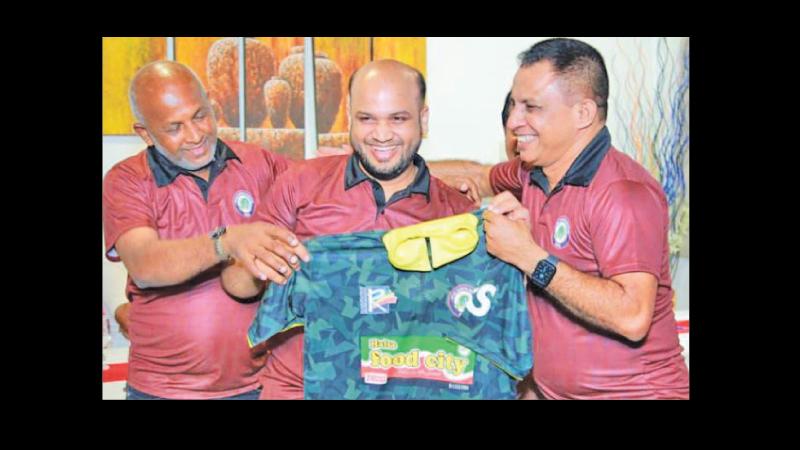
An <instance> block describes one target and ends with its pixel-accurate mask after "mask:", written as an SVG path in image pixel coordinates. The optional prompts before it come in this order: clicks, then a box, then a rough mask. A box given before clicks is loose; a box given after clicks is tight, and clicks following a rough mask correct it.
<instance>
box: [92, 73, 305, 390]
mask: <svg viewBox="0 0 800 450" xmlns="http://www.w3.org/2000/svg"><path fill="white" fill-rule="evenodd" d="M129 94H130V102H131V108H132V110H133V113H134V116H135V119H136V122H135V123H134V124H133V129H134V131H135V132H136V133H137V134H138V135H139V136H140V137H141V138H142V140H144V141H145V143H146V144H147V146H148V147H147V149H145V150H143V151H141V152H140V153H138V154H136V155H134V156H132V157H130V158H128V159H126V160H124V161H122V162H120V163H118V164H117V165H115V166H114V167H113V168H112V169H111V170H110V171H109V172H108V174H107V175H106V177H105V179H104V180H103V225H104V232H105V244H106V256H107V257H108V258H109V259H110V260H111V261H122V262H123V264H125V268H126V269H127V270H128V275H129V276H128V282H127V286H126V295H127V298H128V300H129V301H130V303H129V304H126V305H125V306H123V307H120V308H119V309H118V311H117V312H116V314H115V315H116V316H117V317H118V318H121V319H122V322H123V323H125V324H126V325H127V334H128V336H129V339H130V341H131V348H130V357H129V371H128V398H129V399H225V398H230V399H248V398H249V399H253V398H257V397H258V395H259V382H258V372H259V371H260V370H261V368H262V367H263V355H257V354H254V353H252V352H251V351H250V350H249V349H248V348H247V345H246V342H245V340H244V336H245V334H246V331H247V327H248V326H249V325H250V322H251V321H252V320H253V317H254V315H255V312H256V308H257V304H256V303H249V304H247V303H243V302H240V301H238V300H237V299H235V298H233V297H231V296H229V295H228V294H227V293H225V291H224V290H223V289H222V286H221V284H220V280H219V275H220V272H221V270H222V268H223V267H224V266H225V265H226V264H231V263H232V261H236V262H237V263H238V264H239V265H240V266H241V267H244V268H245V270H248V271H249V273H250V274H251V275H252V276H253V277H254V278H256V279H260V280H266V279H269V280H271V281H273V282H277V283H284V282H285V281H286V279H287V277H288V276H289V275H290V274H291V273H292V271H293V270H295V269H297V268H298V267H299V260H300V259H302V260H306V261H307V260H308V253H307V251H306V250H305V248H304V247H303V245H302V244H300V243H299V242H298V240H297V239H296V237H295V236H294V235H293V234H292V233H290V232H288V231H287V230H285V229H282V228H280V227H276V226H274V225H271V224H268V223H265V222H264V216H263V214H262V213H261V211H263V208H262V206H263V203H264V197H265V195H266V193H267V192H268V191H269V188H270V187H271V186H272V184H273V183H274V182H275V179H276V177H277V176H278V175H279V174H281V173H282V172H284V171H285V170H286V169H287V168H288V167H289V162H288V161H287V160H286V159H284V158H283V157H282V156H280V155H277V154H274V153H271V152H268V151H266V150H263V149H261V148H259V147H256V146H253V145H248V144H244V143H241V142H223V141H222V140H220V139H219V138H218V137H217V128H216V120H215V117H214V113H213V110H212V108H211V105H210V104H209V100H208V97H207V95H206V92H205V89H204V88H203V86H202V84H201V83H200V81H199V80H198V79H197V77H196V76H195V74H194V73H193V72H192V71H191V70H190V69H188V68H187V67H185V66H183V65H181V64H179V63H175V62H170V61H159V62H155V63H152V64H148V65H146V66H144V67H142V68H141V69H140V70H139V71H138V72H137V73H136V75H135V76H134V78H133V80H132V82H131V86H130V92H129ZM257 259H258V260H259V261H260V262H259V263H258V264H256V260H257Z"/></svg>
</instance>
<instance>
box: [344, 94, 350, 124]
mask: <svg viewBox="0 0 800 450" xmlns="http://www.w3.org/2000/svg"><path fill="white" fill-rule="evenodd" d="M345 114H346V115H347V129H348V130H349V129H350V125H351V124H352V119H351V117H350V94H347V101H346V102H345Z"/></svg>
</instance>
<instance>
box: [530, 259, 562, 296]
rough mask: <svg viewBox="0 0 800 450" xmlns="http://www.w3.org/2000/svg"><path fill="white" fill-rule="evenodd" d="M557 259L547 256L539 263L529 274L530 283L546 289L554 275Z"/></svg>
mask: <svg viewBox="0 0 800 450" xmlns="http://www.w3.org/2000/svg"><path fill="white" fill-rule="evenodd" d="M557 264H558V258H556V257H555V256H553V255H547V258H545V259H543V260H541V261H539V263H538V264H536V268H535V269H533V272H531V283H533V285H534V286H538V287H540V288H542V289H544V288H546V287H547V285H548V284H550V281H552V280H553V277H554V276H555V275H556V265H557Z"/></svg>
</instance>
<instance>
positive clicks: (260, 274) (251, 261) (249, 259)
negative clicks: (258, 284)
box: [237, 253, 267, 281]
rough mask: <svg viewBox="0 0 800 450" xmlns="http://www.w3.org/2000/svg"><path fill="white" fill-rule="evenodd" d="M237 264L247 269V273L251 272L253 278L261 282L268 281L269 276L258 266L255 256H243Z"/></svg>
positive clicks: (248, 254)
mask: <svg viewBox="0 0 800 450" xmlns="http://www.w3.org/2000/svg"><path fill="white" fill-rule="evenodd" d="M237 262H238V263H239V264H241V265H242V266H244V268H245V269H247V271H248V272H250V274H251V275H252V276H253V277H255V278H257V279H259V280H261V281H266V279H267V274H266V272H265V271H263V270H262V269H261V267H259V266H258V265H256V257H255V255H253V254H250V253H247V254H245V255H243V256H242V257H241V258H240V259H237Z"/></svg>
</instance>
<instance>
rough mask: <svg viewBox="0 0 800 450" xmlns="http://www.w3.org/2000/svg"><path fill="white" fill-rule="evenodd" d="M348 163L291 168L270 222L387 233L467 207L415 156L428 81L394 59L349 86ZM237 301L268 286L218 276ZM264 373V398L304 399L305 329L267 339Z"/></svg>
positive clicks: (240, 272) (230, 273) (276, 193)
mask: <svg viewBox="0 0 800 450" xmlns="http://www.w3.org/2000/svg"><path fill="white" fill-rule="evenodd" d="M349 91H350V101H349V104H348V114H349V115H350V143H351V145H352V147H353V150H354V153H353V154H352V155H350V156H347V155H341V156H331V157H326V158H317V159H314V160H309V161H306V162H305V163H304V164H303V165H302V166H297V167H294V168H291V169H290V170H289V171H287V172H286V173H285V174H284V175H283V176H282V177H281V178H280V179H278V181H277V182H276V184H275V186H274V187H273V188H272V190H271V192H270V195H269V197H268V199H267V201H266V205H265V209H266V216H267V220H268V221H270V222H272V223H274V224H276V225H278V226H284V227H286V228H287V229H288V230H291V231H292V232H293V233H294V234H295V235H296V236H297V237H298V238H299V239H301V240H302V239H307V238H311V237H315V236H320V235H329V234H339V233H352V232H359V231H375V230H389V229H392V228H397V227H402V226H407V225H411V224H415V223H418V222H423V221H427V220H432V219H437V218H441V217H446V216H450V215H454V214H460V213H464V212H468V211H470V210H472V209H473V207H474V204H473V203H472V202H471V201H470V200H469V199H468V198H467V197H465V196H463V195H462V194H460V193H459V192H458V191H457V190H455V189H453V188H451V187H448V186H447V185H445V183H443V182H442V181H441V180H439V179H437V178H435V177H432V176H431V175H430V173H429V170H428V167H427V165H426V163H425V161H424V160H423V159H422V157H420V156H419V155H418V154H417V150H418V149H419V146H420V143H421V140H422V136H423V134H424V133H425V132H426V131H427V128H428V107H427V106H426V105H425V79H424V77H423V76H422V74H421V73H420V72H419V71H417V70H416V69H414V68H412V67H409V66H407V65H405V64H403V63H400V62H397V61H393V60H380V61H374V62H371V63H368V64H367V65H365V66H363V67H361V68H360V69H359V70H358V71H356V72H355V73H354V74H353V76H352V77H351V79H350V86H349ZM222 282H223V286H224V288H225V289H226V290H227V291H228V292H229V293H230V294H231V295H234V296H236V297H241V298H248V297H254V296H257V295H259V294H260V293H261V292H263V290H264V288H265V283H264V282H263V281H261V280H258V279H256V278H254V277H253V276H252V275H251V274H250V272H249V271H247V270H246V268H245V267H242V266H241V265H240V264H238V263H237V264H234V265H231V266H229V267H227V268H226V269H225V270H224V271H223V273H222ZM269 344H270V351H271V354H270V356H269V357H268V359H267V362H266V365H265V368H264V371H263V372H262V374H261V381H262V386H263V391H262V393H261V397H260V398H263V399H302V398H303V330H302V328H293V329H291V330H288V331H286V332H285V333H283V334H282V335H280V336H278V337H276V339H274V340H271V341H270V343H269Z"/></svg>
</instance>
